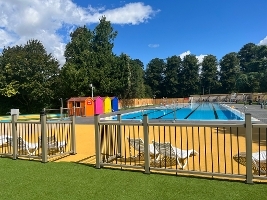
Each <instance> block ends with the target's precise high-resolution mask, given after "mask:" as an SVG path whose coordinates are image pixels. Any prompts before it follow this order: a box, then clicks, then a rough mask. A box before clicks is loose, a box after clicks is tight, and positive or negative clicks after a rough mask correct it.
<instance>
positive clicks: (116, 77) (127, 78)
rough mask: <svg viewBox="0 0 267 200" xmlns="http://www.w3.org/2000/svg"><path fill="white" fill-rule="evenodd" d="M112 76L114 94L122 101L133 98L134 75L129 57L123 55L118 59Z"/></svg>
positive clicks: (111, 73) (111, 72)
mask: <svg viewBox="0 0 267 200" xmlns="http://www.w3.org/2000/svg"><path fill="white" fill-rule="evenodd" d="M110 76H111V77H112V86H113V87H112V88H113V90H112V92H113V93H114V95H115V96H118V97H119V98H122V99H126V98H129V97H130V96H131V84H132V83H131V81H132V74H131V69H130V58H129V56H128V55H126V54H121V55H120V56H118V57H116V62H115V64H114V67H113V68H112V70H111V71H110Z"/></svg>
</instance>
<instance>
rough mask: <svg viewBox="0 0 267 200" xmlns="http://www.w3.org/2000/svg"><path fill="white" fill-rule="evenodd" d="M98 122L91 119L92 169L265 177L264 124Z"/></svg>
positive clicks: (249, 179)
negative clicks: (92, 130)
mask: <svg viewBox="0 0 267 200" xmlns="http://www.w3.org/2000/svg"><path fill="white" fill-rule="evenodd" d="M117 119H118V120H117V121H100V118H99V116H98V115H97V116H95V148H96V168H100V167H102V166H111V167H116V168H118V167H119V168H132V169H136V170H141V171H144V172H145V173H150V172H151V171H161V172H164V173H166V172H168V173H173V174H177V175H178V174H185V175H186V174H193V175H195V176H211V177H226V178H230V179H244V180H246V182H247V183H252V182H253V180H260V179H264V180H267V176H266V163H267V158H266V146H267V141H266V135H267V124H252V121H251V114H249V113H246V115H245V121H241V122H240V123H232V124H230V123H229V122H225V123H223V122H219V123H218V122H217V123H216V122H208V121H206V122H194V123H190V122H188V121H187V122H174V123H172V122H170V123H167V122H162V121H161V122H155V121H149V120H148V117H147V115H144V118H143V120H142V121H141V122H140V121H122V120H121V116H120V115H118V117H117Z"/></svg>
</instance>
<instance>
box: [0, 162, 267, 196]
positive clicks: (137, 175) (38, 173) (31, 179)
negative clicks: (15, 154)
mask: <svg viewBox="0 0 267 200" xmlns="http://www.w3.org/2000/svg"><path fill="white" fill-rule="evenodd" d="M0 166H1V168H0V173H1V182H0V186H1V190H0V194H1V200H13V199H14V200H17V199H29V200H30V199H49V200H58V199H64V200H76V199H78V200H83V199H84V200H87V199H98V200H102V199H103V200H106V199H116V200H125V199H133V200H135V199H136V200H137V199H138V200H139V199H145V200H150V199H151V200H155V199H168V200H169V199H170V200H172V199H173V200H174V199H186V200H189V199H196V200H199V199H224V200H227V199H229V200H230V199H231V200H232V199H235V200H236V199H237V200H238V199H240V200H245V199H266V193H265V192H264V191H266V183H265V184H257V183H255V184H254V185H250V184H245V183H244V182H237V181H223V180H212V179H205V178H192V177H183V176H174V175H159V174H154V173H152V174H150V175H144V174H143V173H141V172H133V171H123V170H111V169H101V170H99V169H95V168H94V167H92V166H89V165H85V164H77V163H66V162H61V163H54V162H51V163H47V164H43V163H39V162H35V161H28V160H27V161H26V160H16V161H14V160H11V159H7V158H1V159H0Z"/></svg>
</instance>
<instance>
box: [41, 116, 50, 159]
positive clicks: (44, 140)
mask: <svg viewBox="0 0 267 200" xmlns="http://www.w3.org/2000/svg"><path fill="white" fill-rule="evenodd" d="M40 120H41V138H42V162H43V163H46V162H48V159H47V151H48V147H47V129H46V114H45V113H44V112H41V113H40Z"/></svg>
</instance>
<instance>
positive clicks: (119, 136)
mask: <svg viewBox="0 0 267 200" xmlns="http://www.w3.org/2000/svg"><path fill="white" fill-rule="evenodd" d="M117 119H118V121H119V125H118V138H117V145H118V149H117V151H118V152H117V153H118V154H119V155H120V156H121V152H122V149H121V148H122V145H121V140H122V139H121V114H118V115H117Z"/></svg>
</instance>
